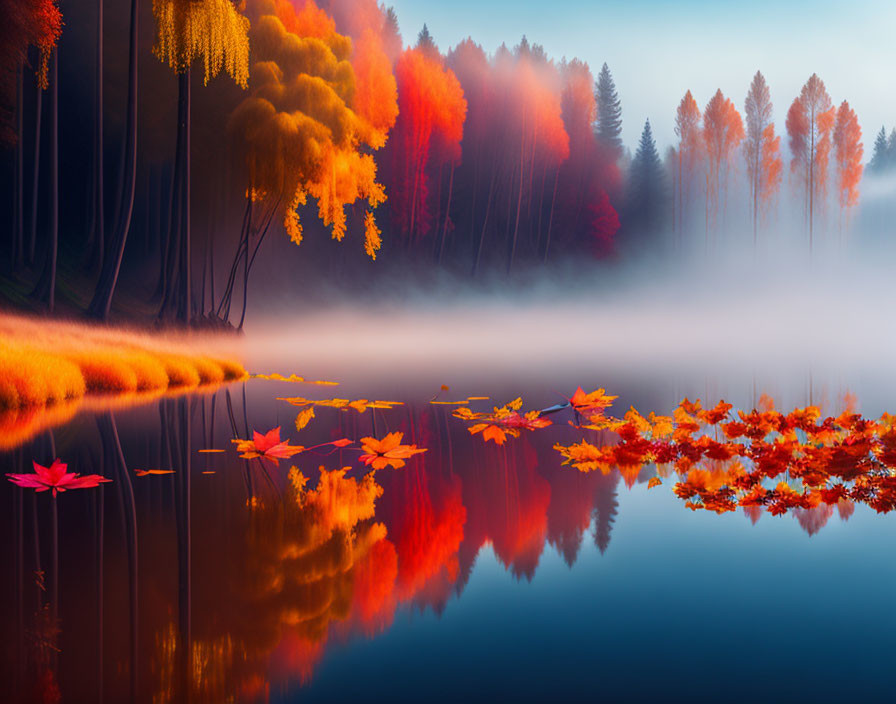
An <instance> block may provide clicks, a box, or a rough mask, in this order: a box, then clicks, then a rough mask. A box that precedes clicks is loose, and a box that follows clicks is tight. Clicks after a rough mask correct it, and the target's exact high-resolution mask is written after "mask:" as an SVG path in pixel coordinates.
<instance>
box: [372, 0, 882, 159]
mask: <svg viewBox="0 0 896 704" xmlns="http://www.w3.org/2000/svg"><path fill="white" fill-rule="evenodd" d="M386 4H392V5H394V7H395V10H396V12H397V14H398V19H399V23H400V25H401V30H402V34H403V36H404V39H405V42H406V43H413V42H414V41H415V40H416V35H417V32H418V31H419V30H420V28H421V27H422V25H423V23H424V22H426V24H427V25H428V27H429V29H430V31H431V32H432V34H433V36H434V37H435V40H436V42H437V43H438V44H439V47H440V48H441V49H442V50H443V51H445V50H447V49H448V48H450V47H451V46H454V45H455V44H457V43H458V42H459V41H460V40H462V39H464V38H465V37H467V36H471V37H472V38H473V39H474V40H475V41H476V42H478V43H480V44H482V45H483V47H484V48H485V49H486V51H488V52H492V51H494V49H495V48H497V47H498V46H499V45H500V44H501V42H502V41H503V42H506V43H507V44H508V45H509V46H510V45H514V44H516V43H517V42H518V41H519V39H520V37H521V36H522V35H523V34H525V35H526V36H527V37H528V38H529V40H530V41H532V42H536V43H539V44H542V45H543V46H544V47H545V49H546V50H547V52H548V53H549V54H550V55H551V56H552V57H554V58H558V59H559V58H560V57H562V56H566V57H568V58H572V57H574V56H576V57H579V58H580V59H583V60H585V61H587V62H588V63H589V65H590V66H591V68H592V70H593V71H594V72H595V73H596V72H597V70H599V69H600V66H601V65H602V64H603V62H604V61H606V62H607V63H608V64H609V66H610V70H611V71H612V72H613V76H614V78H615V80H616V87H617V89H618V91H619V96H620V99H621V100H622V108H623V120H624V121H623V139H624V140H625V143H626V145H627V146H629V147H632V148H633V147H634V145H635V144H636V142H637V139H638V136H639V134H640V131H641V127H642V126H643V123H644V120H645V119H646V118H648V117H649V118H650V122H651V124H652V125H653V127H654V132H655V134H656V137H657V141H658V143H659V146H660V148H661V149H664V148H665V147H666V146H668V145H669V144H670V143H672V142H673V141H674V139H675V136H674V133H673V120H674V112H675V108H676V106H677V105H678V102H679V100H680V99H681V97H682V96H683V95H684V93H685V91H686V90H688V89H690V90H691V91H692V92H693V93H694V96H695V98H696V99H697V102H698V103H699V104H700V106H701V108H702V107H703V106H704V105H705V104H706V102H707V101H708V100H709V98H710V97H711V96H712V94H713V93H714V92H715V90H716V88H721V89H722V91H723V92H724V93H725V95H727V96H729V97H731V98H732V99H733V100H734V102H735V103H736V104H737V106H738V109H742V108H743V100H744V96H745V95H746V92H747V89H748V87H749V84H750V80H751V78H752V76H753V74H754V73H755V72H756V70H757V69H759V70H761V71H762V72H763V73H764V74H765V77H766V79H767V80H768V82H769V85H770V87H771V91H772V99H773V100H774V103H775V122H776V126H777V127H778V128H779V130H783V127H784V118H785V116H786V113H787V108H788V107H789V105H790V102H791V101H792V100H793V98H794V97H795V96H796V94H797V93H798V92H799V89H800V86H801V85H802V84H803V83H804V82H805V80H806V79H807V78H808V77H809V75H810V74H811V73H813V72H816V73H818V74H819V76H821V78H822V79H823V80H824V82H825V84H826V85H827V87H828V91H829V92H830V93H831V97H832V98H833V100H834V101H835V103H838V104H839V102H840V101H842V100H844V99H846V100H848V101H849V102H850V104H851V105H852V106H853V108H854V109H855V110H856V112H857V113H858V115H859V121H860V123H861V125H862V129H863V132H864V136H865V151H866V158H868V157H870V152H871V143H872V142H873V139H874V135H875V134H876V132H877V131H878V130H879V129H880V126H881V124H886V125H887V129H888V130H889V129H890V128H891V127H893V126H894V125H896V3H892V2H881V1H880V0H873V1H872V0H856V1H854V2H833V1H832V0H814V1H811V2H810V1H809V0H791V1H790V2H787V1H786V0H781V1H779V2H772V1H770V0H754V1H753V2H740V3H733V2H722V1H720V0H716V1H715V2H710V1H708V0H678V1H676V2H660V1H658V0H605V1H604V2H586V1H585V0H571V1H565V2H564V1H562V0H554V1H553V2H533V1H532V0H515V1H513V2H511V1H510V0H452V1H445V0H440V1H435V0H387V2H386Z"/></svg>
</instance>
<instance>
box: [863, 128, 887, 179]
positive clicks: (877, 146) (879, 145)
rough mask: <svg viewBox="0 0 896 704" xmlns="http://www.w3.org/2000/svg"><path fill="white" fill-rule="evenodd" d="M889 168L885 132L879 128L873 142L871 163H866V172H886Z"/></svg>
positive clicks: (884, 129)
mask: <svg viewBox="0 0 896 704" xmlns="http://www.w3.org/2000/svg"><path fill="white" fill-rule="evenodd" d="M889 166H890V164H889V159H888V153H887V130H886V128H885V127H883V126H881V128H880V132H878V133H877V137H876V138H875V140H874V152H873V153H872V155H871V161H870V162H869V163H868V170H869V171H872V172H874V173H881V172H883V171H886V169H887V168H888V167H889Z"/></svg>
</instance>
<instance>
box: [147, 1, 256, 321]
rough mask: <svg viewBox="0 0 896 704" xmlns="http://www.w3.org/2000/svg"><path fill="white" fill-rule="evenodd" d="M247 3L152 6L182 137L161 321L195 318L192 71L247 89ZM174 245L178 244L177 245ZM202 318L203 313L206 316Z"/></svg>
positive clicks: (157, 45) (158, 45)
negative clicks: (198, 66)
mask: <svg viewBox="0 0 896 704" xmlns="http://www.w3.org/2000/svg"><path fill="white" fill-rule="evenodd" d="M243 6H244V3H239V4H235V3H233V2H232V0H153V3H152V9H153V15H154V16H155V19H156V43H155V46H154V47H153V52H154V53H155V55H156V56H157V57H158V58H159V60H160V61H162V62H164V63H167V64H168V65H169V66H170V67H171V68H172V69H173V70H174V72H175V73H176V74H177V75H178V77H179V81H178V119H177V122H178V135H177V147H176V152H175V167H174V169H175V171H174V179H175V183H176V184H177V188H178V191H179V198H178V200H177V206H176V208H172V216H171V223H170V229H171V236H170V238H169V239H170V242H171V243H172V244H171V245H170V246H169V251H168V253H167V255H166V256H165V257H164V258H163V262H162V275H161V276H160V281H161V282H162V286H161V289H162V292H163V294H164V295H163V300H162V309H161V313H160V314H161V315H163V316H164V315H167V314H169V313H176V317H177V319H178V320H179V321H180V322H183V323H187V322H189V321H190V318H191V316H192V311H193V306H192V287H191V284H190V269H191V264H190V248H191V245H190V200H191V199H190V71H191V68H192V66H193V63H194V62H195V61H197V60H199V59H201V60H202V63H203V68H204V81H205V84H206V85H207V84H208V82H209V81H210V80H211V79H212V78H214V77H215V76H216V75H218V73H220V72H221V70H222V69H223V70H224V71H226V72H227V74H228V75H230V77H231V78H233V80H234V81H235V82H236V84H237V85H239V86H240V87H241V88H246V87H248V85H249V20H248V18H246V17H245V16H244V15H243V14H242V12H241V11H240V10H241V8H242V7H243ZM175 243H176V244H175ZM203 312H204V311H203Z"/></svg>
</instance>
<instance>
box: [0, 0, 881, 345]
mask: <svg viewBox="0 0 896 704" xmlns="http://www.w3.org/2000/svg"><path fill="white" fill-rule="evenodd" d="M116 5H117V6H116V7H112V5H111V4H110V3H105V6H104V3H103V2H102V0H97V1H96V2H83V3H78V4H75V3H71V2H68V3H66V2H61V3H60V2H57V0H24V1H23V0H2V2H0V6H2V13H3V17H4V21H3V22H2V27H0V33H2V34H3V36H2V37H0V46H2V55H0V80H2V83H0V103H2V141H3V146H4V147H5V148H4V149H3V157H2V158H3V168H2V177H0V178H2V181H0V183H2V185H3V187H4V193H5V205H4V209H3V212H4V213H5V215H4V218H3V220H4V226H3V230H4V233H5V234H4V237H3V241H4V245H3V247H2V252H0V266H2V267H3V271H4V278H3V282H2V287H0V299H2V300H3V301H4V303H5V304H6V305H7V306H12V307H16V308H21V309H26V310H43V311H51V312H52V311H54V310H59V311H62V312H64V313H69V314H75V315H85V316H87V317H90V318H95V319H101V320H106V319H109V318H110V317H112V318H114V319H125V320H127V319H141V320H150V321H151V320H157V321H160V322H162V323H166V324H178V325H196V326H213V327H233V328H238V329H242V327H243V325H244V323H245V320H246V314H247V309H248V308H249V307H250V295H251V291H252V285H251V284H252V282H253V281H254V280H258V279H263V280H275V281H277V282H282V283H283V284H284V285H288V282H290V281H292V280H294V279H301V280H302V281H303V282H306V284H305V285H306V286H309V287H311V286H313V285H314V282H315V281H318V280H341V281H345V282H346V283H345V288H351V287H356V288H357V290H359V291H362V292H363V291H364V290H365V287H366V286H368V284H369V283H370V282H371V281H376V280H377V279H378V278H379V279H389V278H390V277H396V276H403V275H408V274H407V272H411V271H413V272H414V274H413V275H414V276H416V277H417V278H418V279H421V280H424V281H425V280H426V279H427V277H429V276H432V275H434V272H436V271H447V272H450V273H451V274H452V275H453V276H456V277H458V278H459V279H460V280H462V281H464V280H466V281H470V280H476V279H477V278H481V277H482V276H484V275H489V276H503V277H508V276H511V277H512V276H515V275H516V274H518V273H519V272H532V271H538V270H540V269H544V268H545V267H547V266H550V265H552V264H556V263H558V262H563V261H573V262H576V263H577V264H582V263H585V262H597V263H603V265H604V266H610V267H612V266H615V265H616V264H618V263H619V262H622V261H626V260H637V259H638V258H641V257H645V256H648V255H650V256H657V255H659V256H669V255H672V254H685V253H699V254H702V255H704V256H707V255H708V256H712V255H713V253H714V252H716V251H717V249H718V248H719V247H721V246H722V245H730V244H732V243H735V244H737V245H739V246H744V247H747V248H749V247H752V248H754V249H755V248H756V247H762V246H764V243H763V240H764V239H766V240H767V239H768V238H769V237H774V238H775V241H778V240H781V239H782V238H783V235H782V234H781V231H784V230H786V231H787V233H788V235H787V236H788V237H790V238H791V239H792V240H793V241H794V243H795V244H796V246H797V247H798V248H799V250H800V251H803V252H806V253H807V255H808V256H811V254H812V251H813V249H814V248H818V247H819V246H822V247H825V246H829V245H830V244H831V243H836V244H837V246H843V243H844V242H845V241H848V240H849V239H850V237H851V236H852V235H851V233H852V232H853V230H854V229H855V221H856V219H857V217H856V213H857V212H858V208H857V206H858V204H859V196H860V191H859V188H860V184H861V183H862V179H863V170H864V157H865V152H864V146H863V133H862V128H861V127H860V123H859V119H858V116H857V115H856V113H855V111H854V110H853V108H852V107H851V106H850V104H849V102H848V100H847V99H846V96H835V97H834V96H831V95H830V94H829V93H828V90H827V89H826V87H825V84H824V81H823V80H822V78H821V77H819V76H818V75H816V74H812V75H811V76H809V77H808V78H807V79H806V81H805V84H804V85H803V87H802V89H801V90H800V91H799V93H798V94H797V95H795V96H794V97H793V101H792V103H791V104H790V105H784V106H782V105H773V104H772V101H771V96H770V90H769V83H768V82H767V80H766V77H765V76H764V75H763V73H762V72H761V71H756V73H755V75H754V76H753V78H752V82H751V83H750V87H749V91H748V93H747V94H746V95H745V96H733V95H726V94H725V93H724V92H723V90H722V87H720V88H719V89H718V90H717V92H716V93H715V94H713V95H711V96H695V95H693V94H692V93H691V91H690V90H686V91H685V92H684V96H683V97H682V98H681V102H680V104H679V105H678V106H677V108H675V109H674V114H659V115H655V116H653V119H654V124H657V121H660V120H662V121H668V122H673V121H674V134H675V135H676V140H677V141H675V142H674V143H672V144H669V145H666V146H665V147H662V146H660V145H658V144H657V142H656V140H655V138H654V136H653V132H652V128H651V122H650V120H649V119H648V120H647V121H646V122H645V123H644V126H643V130H642V131H641V137H640V140H639V141H638V144H637V145H635V146H634V149H631V148H629V147H627V146H626V145H624V144H623V141H622V138H621V130H622V120H623V114H624V113H623V105H622V101H621V100H620V97H619V93H618V91H617V87H616V84H615V82H614V79H613V75H612V72H611V69H610V67H609V66H608V65H607V64H606V63H604V64H603V65H602V66H601V67H600V68H599V69H598V68H597V67H592V66H589V65H588V64H587V63H585V62H583V61H581V60H579V59H577V58H574V57H565V56H564V57H552V56H548V55H547V54H546V52H545V50H544V49H543V48H542V47H541V46H540V45H539V44H537V43H535V42H532V41H530V40H528V39H527V38H526V37H525V36H524V37H522V38H521V39H520V40H519V41H518V42H517V43H516V44H515V45H513V46H508V45H503V44H502V45H501V46H500V47H498V49H497V50H495V51H494V52H492V53H488V52H486V50H485V49H484V48H483V47H482V46H481V45H479V44H477V43H476V41H475V39H473V38H468V39H466V40H464V41H462V42H461V43H459V44H457V45H456V46H453V47H438V46H437V45H436V43H435V41H434V40H433V37H432V35H431V34H430V31H429V29H428V28H427V27H426V26H425V25H424V26H423V27H422V29H420V30H419V32H418V33H416V34H415V33H413V32H407V31H406V32H405V34H404V35H402V33H401V31H400V30H399V17H398V16H397V15H396V13H395V11H394V10H393V9H391V8H386V7H385V6H383V5H378V4H377V2H376V0H318V1H317V2H316V1H315V0H243V1H242V2H234V1H232V0H153V2H152V3H148V2H144V3H138V2H137V0H130V2H127V3H117V4H116ZM683 80H684V81H686V77H685V78H684V79H683ZM684 85H686V83H685V84H684ZM894 166H896V130H894V131H893V132H892V133H890V134H889V136H888V135H887V132H886V129H885V128H881V131H880V133H879V134H878V135H877V138H876V141H875V143H874V153H873V157H872V159H871V161H870V164H869V167H868V170H869V172H870V173H871V174H877V175H885V174H886V173H887V172H888V170H890V169H892V168H894ZM344 239H345V240H348V241H347V242H345V243H342V240H344ZM305 240H308V242H307V243H305ZM334 242H335V243H342V246H341V247H335V246H333V244H334ZM767 244H768V243H767V242H766V243H765V246H767ZM295 245H302V247H301V248H300V249H299V250H295ZM294 250H295V251H294ZM374 262H375V263H374Z"/></svg>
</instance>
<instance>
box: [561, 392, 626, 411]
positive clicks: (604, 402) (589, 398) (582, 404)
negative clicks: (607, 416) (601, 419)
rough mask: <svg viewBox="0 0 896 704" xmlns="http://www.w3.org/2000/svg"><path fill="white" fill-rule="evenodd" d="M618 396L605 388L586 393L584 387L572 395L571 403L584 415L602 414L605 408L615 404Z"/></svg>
mask: <svg viewBox="0 0 896 704" xmlns="http://www.w3.org/2000/svg"><path fill="white" fill-rule="evenodd" d="M617 398H619V397H618V396H609V395H607V392H606V390H605V389H598V390H597V391H592V392H591V393H590V394H586V393H585V392H584V391H583V390H582V387H581V386H580V387H579V388H577V389H576V392H575V393H574V394H573V395H572V396H571V397H570V399H569V405H570V406H572V407H573V408H574V409H575V410H576V411H577V412H578V413H581V414H582V415H601V414H603V412H604V410H606V409H607V408H609V407H610V406H612V405H613V401H615V400H616V399H617Z"/></svg>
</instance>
